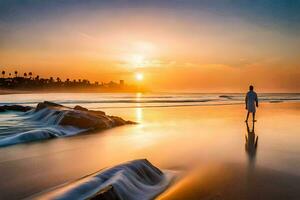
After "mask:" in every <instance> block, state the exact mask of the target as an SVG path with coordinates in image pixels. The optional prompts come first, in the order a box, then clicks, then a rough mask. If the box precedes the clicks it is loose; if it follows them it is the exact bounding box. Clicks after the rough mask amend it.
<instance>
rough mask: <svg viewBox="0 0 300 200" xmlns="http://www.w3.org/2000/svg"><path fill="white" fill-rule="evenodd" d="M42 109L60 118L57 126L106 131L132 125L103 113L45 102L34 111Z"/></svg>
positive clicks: (129, 122)
mask: <svg viewBox="0 0 300 200" xmlns="http://www.w3.org/2000/svg"><path fill="white" fill-rule="evenodd" d="M42 109H49V110H54V111H55V115H57V116H60V119H59V121H58V125H62V126H73V127H77V128H82V129H108V128H112V127H115V126H121V125H125V124H134V122H131V121H126V120H124V119H122V118H120V117H116V116H109V115H106V114H105V112H103V111H93V110H88V109H87V108H84V107H81V106H75V107H74V108H69V107H65V106H62V105H60V104H56V103H53V102H49V101H45V102H42V103H39V104H38V105H37V107H36V109H35V112H38V111H40V110H42Z"/></svg>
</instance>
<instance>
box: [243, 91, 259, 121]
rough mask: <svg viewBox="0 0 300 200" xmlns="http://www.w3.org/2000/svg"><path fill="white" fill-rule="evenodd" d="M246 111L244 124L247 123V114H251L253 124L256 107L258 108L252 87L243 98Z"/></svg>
mask: <svg viewBox="0 0 300 200" xmlns="http://www.w3.org/2000/svg"><path fill="white" fill-rule="evenodd" d="M245 104H246V109H247V110H248V113H247V118H246V122H248V118H249V113H252V118H253V122H256V120H255V112H256V107H258V98H257V94H256V92H254V91H253V86H252V85H250V86H249V92H248V93H247V94H246V98H245Z"/></svg>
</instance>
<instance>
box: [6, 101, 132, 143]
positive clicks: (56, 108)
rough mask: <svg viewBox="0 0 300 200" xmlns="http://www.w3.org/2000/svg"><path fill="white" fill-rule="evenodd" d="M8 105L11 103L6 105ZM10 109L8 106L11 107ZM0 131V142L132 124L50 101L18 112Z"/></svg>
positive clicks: (45, 137) (28, 140)
mask: <svg viewBox="0 0 300 200" xmlns="http://www.w3.org/2000/svg"><path fill="white" fill-rule="evenodd" d="M8 108H9V109H11V108H12V107H9V106H8ZM10 111H11V110H10ZM2 122H3V124H9V123H10V122H15V123H12V125H10V126H8V125H6V126H5V125H4V126H2V127H1V129H0V131H1V133H0V146H7V145H12V144H19V143H25V142H32V141H37V140H45V139H51V138H57V137H66V136H72V135H77V134H79V133H82V132H86V131H91V130H96V129H97V130H101V129H108V128H112V127H115V126H120V125H125V124H133V122H130V121H125V120H123V119H122V118H120V117H116V116H108V115H105V113H104V112H102V111H92V110H88V109H86V108H83V107H80V106H76V107H75V108H74V109H73V108H68V107H65V106H62V105H59V104H55V103H52V102H44V103H39V104H38V105H37V107H36V108H35V109H31V110H29V111H26V112H24V113H18V114H16V116H13V117H12V118H8V119H7V120H6V121H5V120H4V121H2Z"/></svg>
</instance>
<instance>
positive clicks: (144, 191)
mask: <svg viewBox="0 0 300 200" xmlns="http://www.w3.org/2000/svg"><path fill="white" fill-rule="evenodd" d="M174 175H175V172H172V171H161V170H159V169H158V168H156V167H155V166H153V165H152V164H151V163H150V162H149V161H148V160H146V159H140V160H134V161H131V162H128V163H125V164H121V165H118V166H115V167H112V168H109V169H106V170H103V171H100V172H98V173H95V174H93V175H90V176H88V177H85V178H82V179H80V180H77V181H75V182H72V183H69V184H66V185H63V186H61V187H56V188H55V189H54V190H52V191H50V192H46V193H44V194H43V193H42V194H41V195H38V197H35V198H36V199H55V200H69V199H73V200H76V199H89V198H91V197H94V196H95V195H97V194H99V191H101V190H103V189H104V188H107V187H109V186H111V191H109V192H107V194H104V195H110V196H114V197H115V198H113V199H120V200H147V199H153V198H154V197H156V196H157V195H158V194H160V193H161V192H163V191H164V190H165V189H166V188H167V187H168V186H169V184H170V183H171V182H172V180H173V179H174V177H175V176H174Z"/></svg>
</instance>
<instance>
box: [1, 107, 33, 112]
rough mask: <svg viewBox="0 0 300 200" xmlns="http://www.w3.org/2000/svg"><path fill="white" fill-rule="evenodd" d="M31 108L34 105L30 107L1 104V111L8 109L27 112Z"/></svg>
mask: <svg viewBox="0 0 300 200" xmlns="http://www.w3.org/2000/svg"><path fill="white" fill-rule="evenodd" d="M31 109H32V107H30V106H21V105H4V106H0V112H5V111H7V110H10V111H19V112H27V111H29V110H31Z"/></svg>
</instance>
